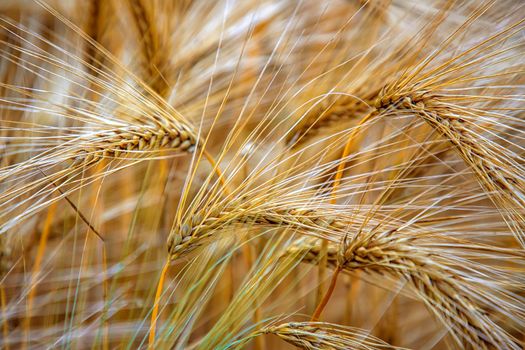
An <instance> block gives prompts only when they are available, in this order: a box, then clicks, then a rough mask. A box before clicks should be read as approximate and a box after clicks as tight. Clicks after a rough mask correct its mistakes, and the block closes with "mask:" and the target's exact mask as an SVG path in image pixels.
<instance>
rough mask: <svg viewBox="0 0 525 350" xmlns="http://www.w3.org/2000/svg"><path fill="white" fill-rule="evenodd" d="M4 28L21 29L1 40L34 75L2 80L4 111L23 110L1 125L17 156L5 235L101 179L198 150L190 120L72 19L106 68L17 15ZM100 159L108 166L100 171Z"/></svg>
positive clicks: (6, 169) (9, 170)
mask: <svg viewBox="0 0 525 350" xmlns="http://www.w3.org/2000/svg"><path fill="white" fill-rule="evenodd" d="M59 18H60V17H59ZM61 20H62V21H64V22H65V23H66V24H68V25H69V23H68V22H67V20H66V19H64V18H61ZM0 28H1V29H2V30H5V31H7V32H11V31H18V32H20V33H21V34H20V36H15V37H14V38H10V39H4V40H2V41H1V42H2V44H4V45H5V46H4V47H3V48H2V49H1V50H2V53H3V54H4V55H6V57H8V60H7V62H9V63H11V65H12V67H13V68H14V69H16V70H18V71H19V72H20V73H23V74H26V75H28V76H31V77H33V78H34V83H33V84H34V85H33V86H29V87H25V86H24V87H21V86H19V85H18V84H16V83H15V82H9V81H7V82H2V83H0V85H1V88H2V91H3V94H4V98H3V104H2V110H3V111H6V112H8V111H15V110H16V111H18V110H22V111H23V112H24V113H23V114H21V115H18V114H17V113H12V114H9V118H8V119H6V120H2V121H1V122H0V128H1V129H2V132H3V133H5V134H9V135H10V136H9V137H10V140H9V142H10V145H11V147H10V149H9V150H8V153H7V154H6V156H7V157H11V156H13V158H14V159H15V161H13V162H11V163H12V164H7V165H5V166H3V167H2V168H1V169H0V179H1V181H2V182H3V184H4V186H3V188H2V193H1V194H0V198H1V203H0V217H1V219H0V225H2V232H4V231H5V230H7V229H9V228H10V227H12V226H13V225H16V224H17V223H18V222H20V221H21V220H22V219H23V218H25V217H28V216H30V215H31V214H34V213H36V212H38V211H39V210H41V209H42V208H45V207H46V205H49V204H51V203H52V202H54V201H56V200H59V199H60V198H62V197H63V196H66V195H68V194H70V193H71V192H72V191H75V190H77V189H79V188H80V187H82V186H85V185H87V184H89V183H92V182H93V181H94V180H95V179H96V178H100V177H101V176H104V175H108V174H110V173H114V172H115V171H117V170H118V169H122V168H125V167H128V166H129V165H131V164H134V163H137V162H140V161H144V160H148V159H153V158H156V157H166V154H167V155H171V156H173V155H178V154H187V153H191V152H193V150H194V149H195V148H196V147H197V145H198V135H197V131H195V130H194V128H193V127H192V125H191V123H190V122H188V121H187V120H185V118H184V117H183V116H182V115H180V113H178V112H177V111H176V110H174V109H173V108H171V107H170V106H169V105H168V104H167V103H166V102H165V101H163V100H162V99H161V98H160V97H159V96H158V95H156V94H155V93H154V92H152V91H150V90H149V89H148V88H147V87H145V86H144V83H143V82H141V81H140V80H139V79H138V78H136V77H135V76H134V75H133V74H132V73H131V72H129V71H127V70H126V68H125V67H124V66H123V65H122V64H120V63H119V62H118V60H117V59H116V58H115V57H114V56H112V55H111V54H110V53H109V52H107V51H105V50H104V49H103V48H102V47H100V45H98V44H97V43H94V42H92V39H91V38H89V37H88V36H87V35H86V34H84V33H83V32H81V31H80V29H78V28H76V27H74V26H73V25H72V24H71V25H70V26H69V27H67V28H68V33H69V32H73V34H74V37H75V38H76V39H77V40H81V41H82V42H84V41H88V45H91V46H92V47H93V48H94V49H95V50H96V53H97V54H98V56H99V57H101V59H103V61H104V62H106V63H107V65H105V66H104V69H98V68H96V67H93V66H91V68H93V69H94V70H93V69H92V70H90V69H79V68H78V67H79V66H82V65H85V64H88V62H86V61H85V59H84V58H83V57H81V56H82V55H77V53H75V52H69V51H68V50H67V46H66V47H62V46H61V44H63V45H66V44H67V43H65V44H64V43H60V42H53V41H50V40H49V39H47V38H45V37H43V36H41V35H40V34H39V33H38V32H33V31H31V30H30V29H28V28H26V27H24V26H23V25H21V24H18V23H16V22H14V21H12V20H10V19H7V18H1V19H0ZM29 41H31V44H28V42H29ZM47 46H51V47H53V48H54V50H45V48H46V47H47ZM86 59H88V58H86ZM110 67H113V69H112V68H110ZM117 70H118V72H117ZM48 76H49V77H48ZM64 89H66V91H64ZM164 150H165V151H167V153H166V154H164V155H162V154H161V152H160V151H164ZM170 151H171V153H170ZM15 156H16V158H15ZM124 161H127V162H124ZM101 162H105V163H104V165H105V166H104V167H102V169H103V171H101V172H100V171H98V172H97V171H96V169H95V168H97V167H98V165H99V163H101ZM109 164H112V165H111V166H109ZM98 169H100V168H98ZM108 170H109V172H108ZM42 171H43V172H44V173H46V174H47V176H45V177H42ZM50 183H53V184H55V185H56V186H58V187H59V188H61V187H62V189H63V190H64V193H63V195H61V196H52V194H53V192H54V190H55V189H54V188H53V186H50ZM19 198H23V199H22V200H17V199H19ZM31 203H33V204H31ZM35 203H37V204H35Z"/></svg>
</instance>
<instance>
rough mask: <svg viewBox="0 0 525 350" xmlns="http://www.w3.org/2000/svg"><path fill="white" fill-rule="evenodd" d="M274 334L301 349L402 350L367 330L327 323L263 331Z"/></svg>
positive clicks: (289, 326)
mask: <svg viewBox="0 0 525 350" xmlns="http://www.w3.org/2000/svg"><path fill="white" fill-rule="evenodd" d="M261 333H264V334H273V335H276V336H278V337H279V338H281V339H282V340H284V341H286V342H287V343H289V344H292V345H294V346H295V347H297V348H299V349H306V350H315V349H333V350H347V349H361V350H372V349H401V348H398V347H394V346H391V345H389V344H387V343H386V342H384V341H382V340H381V339H378V338H376V337H374V336H372V335H370V334H369V332H367V331H365V330H361V329H358V328H352V327H343V326H340V325H335V324H331V323H325V322H290V323H283V324H280V325H277V326H271V327H268V328H265V329H263V330H262V331H261Z"/></svg>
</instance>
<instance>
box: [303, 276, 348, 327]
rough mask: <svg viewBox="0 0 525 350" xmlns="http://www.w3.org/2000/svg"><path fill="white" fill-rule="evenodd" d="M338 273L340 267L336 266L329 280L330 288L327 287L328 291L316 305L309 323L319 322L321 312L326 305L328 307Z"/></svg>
mask: <svg viewBox="0 0 525 350" xmlns="http://www.w3.org/2000/svg"><path fill="white" fill-rule="evenodd" d="M339 272H341V267H339V266H338V267H337V268H336V269H335V271H334V274H333V275H332V279H331V280H330V286H329V287H328V290H327V291H326V294H325V295H324V297H323V299H322V300H321V302H320V303H319V305H317V308H316V309H315V312H314V314H313V315H312V318H311V319H310V322H317V321H319V318H320V317H321V313H322V312H323V310H324V308H325V307H326V305H328V301H329V300H330V297H331V296H332V294H333V293H334V290H335V286H336V284H337V276H339Z"/></svg>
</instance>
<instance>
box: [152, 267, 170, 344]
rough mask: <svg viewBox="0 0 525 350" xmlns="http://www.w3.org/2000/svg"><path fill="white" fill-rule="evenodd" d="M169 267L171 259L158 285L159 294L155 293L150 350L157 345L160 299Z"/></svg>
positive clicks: (164, 268) (163, 270)
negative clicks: (156, 334)
mask: <svg viewBox="0 0 525 350" xmlns="http://www.w3.org/2000/svg"><path fill="white" fill-rule="evenodd" d="M169 266H170V260H169V258H167V259H166V263H165V264H164V267H163V268H162V271H161V273H160V277H159V283H158V284H157V292H156V293H155V301H154V304H153V312H152V313H151V323H150V327H149V339H148V348H149V349H153V344H154V343H155V331H156V329H157V316H158V314H159V305H160V297H161V295H162V289H163V287H164V280H165V279H166V273H167V272H168V268H169Z"/></svg>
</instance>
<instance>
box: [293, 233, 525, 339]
mask: <svg viewBox="0 0 525 350" xmlns="http://www.w3.org/2000/svg"><path fill="white" fill-rule="evenodd" d="M442 238H443V237H442ZM447 242H448V243H447ZM453 244H455V245H456V246H455V247H454V245H453ZM447 245H451V246H452V247H454V249H451V250H452V252H451V253H449V254H447V253H446V252H445V250H446V248H445V247H447ZM437 247H441V248H440V249H441V250H440V251H437V250H433V249H438V248H437ZM462 249H465V252H463V251H462ZM473 251H478V252H479V253H480V254H487V256H488V253H490V256H491V259H492V260H493V261H498V260H506V259H508V257H509V256H514V257H515V259H516V260H517V261H519V260H522V259H523V254H520V253H518V252H513V251H512V250H508V249H499V248H491V247H485V246H480V245H479V246H478V245H475V244H469V243H460V242H456V240H454V239H446V240H445V241H444V242H443V243H439V235H437V236H435V235H433V237H432V238H431V239H430V238H426V237H425V235H421V236H419V237H418V236H416V235H415V234H410V233H406V234H403V233H402V232H395V231H391V232H386V233H376V234H364V233H363V234H360V235H357V237H354V238H353V239H350V240H349V241H348V242H347V243H346V244H345V245H333V244H331V245H329V247H328V249H327V259H326V261H327V263H328V265H330V266H331V267H333V268H335V269H340V270H342V271H344V272H348V273H353V272H358V271H364V272H367V273H368V274H371V275H372V276H373V275H376V276H382V278H383V277H386V276H389V277H392V278H394V279H397V278H399V279H401V280H402V281H405V282H406V283H407V284H408V285H409V288H410V289H411V291H412V292H413V293H414V294H415V295H416V297H417V298H418V299H420V300H422V301H423V302H424V303H425V305H426V306H427V307H428V308H429V309H430V311H431V312H432V313H433V314H434V315H435V316H436V317H437V318H438V319H439V320H440V321H441V322H442V323H443V325H444V326H445V327H447V328H448V329H449V331H450V332H451V334H452V335H453V338H454V340H455V341H456V342H457V344H458V345H459V346H473V347H475V348H479V349H488V348H492V347H494V348H498V349H507V348H508V349H515V348H517V343H516V340H515V339H514V338H513V337H512V336H511V335H510V334H509V333H507V331H506V330H505V329H504V328H502V327H501V325H498V323H497V322H496V321H498V322H503V323H504V321H501V319H505V317H507V320H510V321H511V322H513V321H514V320H516V321H518V323H523V321H522V320H521V316H520V313H521V312H520V311H519V310H520V309H521V308H522V307H523V303H522V302H520V301H519V300H517V299H515V298H514V297H513V293H514V291H513V289H514V286H516V285H519V284H520V283H521V282H520V280H521V278H520V277H519V276H518V275H517V273H515V272H513V268H508V269H506V268H498V270H497V271H494V269H495V267H494V266H493V265H489V264H480V263H477V262H475V261H470V260H468V259H463V260H462V259H461V258H460V257H461V255H462V254H465V256H466V257H468V256H470V255H472V252H473ZM286 254H292V255H293V256H298V257H302V258H303V261H305V262H309V263H312V264H321V263H323V259H322V252H321V248H320V246H319V244H317V242H315V241H312V240H302V241H299V242H298V243H297V244H295V245H293V246H291V247H290V248H288V251H287V252H286V253H285V256H286ZM456 258H457V259H458V261H457V262H456V261H455V259H456ZM520 266H521V264H520ZM474 268H476V269H477V273H479V276H476V275H477V273H474V272H470V270H471V269H474ZM520 268H522V267H520ZM487 274H492V275H493V277H492V278H493V280H494V281H497V282H496V283H495V284H494V285H489V284H487V285H484V284H483V283H476V282H475V281H476V280H477V279H478V278H479V277H481V276H484V275H487ZM487 297H488V298H490V299H487ZM501 304H506V305H508V308H507V310H506V311H508V312H507V314H508V315H505V313H501V311H502V310H498V308H499V306H498V305H501Z"/></svg>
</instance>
